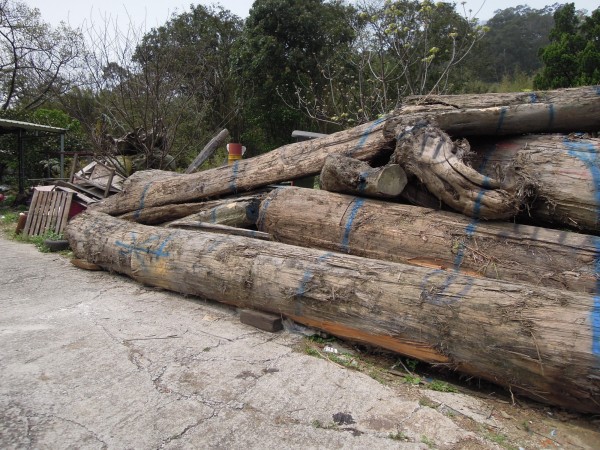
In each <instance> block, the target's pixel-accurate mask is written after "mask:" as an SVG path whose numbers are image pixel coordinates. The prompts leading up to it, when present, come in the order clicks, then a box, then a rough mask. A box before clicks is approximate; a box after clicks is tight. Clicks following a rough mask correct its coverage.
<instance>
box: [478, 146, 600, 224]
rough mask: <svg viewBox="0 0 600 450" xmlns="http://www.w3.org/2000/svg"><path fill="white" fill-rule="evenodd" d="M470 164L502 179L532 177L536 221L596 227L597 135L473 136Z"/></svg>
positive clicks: (599, 210)
mask: <svg viewBox="0 0 600 450" xmlns="http://www.w3.org/2000/svg"><path fill="white" fill-rule="evenodd" d="M473 150H475V154H476V157H475V159H474V161H473V166H474V167H475V169H477V170H478V171H480V172H481V173H483V174H486V175H489V176H493V177H496V178H498V179H503V180H507V181H508V182H509V183H510V182H511V179H512V178H513V177H514V176H515V174H516V175H522V176H525V177H527V178H528V179H529V180H531V182H532V184H533V187H534V190H535V194H536V199H535V200H534V202H533V204H532V206H531V207H530V209H529V214H530V215H531V217H532V218H533V219H534V220H535V221H538V222H546V223H554V224H557V225H559V226H567V227H571V228H575V229H582V230H587V231H591V232H596V233H597V232H598V231H600V223H599V214H600V160H599V159H598V156H599V155H600V139H580V138H578V137H574V136H559V135H555V136H551V135H550V136H547V135H546V136H544V135H541V136H523V137H518V138H511V139H502V140H495V141H493V142H489V141H487V142H485V141H481V142H479V141H473Z"/></svg>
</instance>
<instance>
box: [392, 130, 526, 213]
mask: <svg viewBox="0 0 600 450" xmlns="http://www.w3.org/2000/svg"><path fill="white" fill-rule="evenodd" d="M463 147H465V148H463ZM468 151H469V149H468V143H466V142H462V143H455V142H452V140H451V139H450V137H449V136H448V135H447V134H446V133H444V132H443V131H441V130H439V129H438V128H435V127H432V126H428V125H426V124H416V125H415V126H412V127H410V128H407V129H405V130H404V132H403V136H402V138H401V139H398V143H397V146H396V152H395V153H394V156H393V158H392V160H393V161H395V162H396V163H398V164H401V165H402V166H403V167H404V169H405V170H406V171H407V172H409V173H411V174H413V175H415V176H416V177H417V178H418V179H419V180H420V181H421V182H422V183H423V184H424V185H425V186H426V187H427V189H428V190H429V191H430V192H431V193H432V194H433V195H435V196H436V197H438V198H439V199H440V200H442V201H443V202H444V203H445V204H447V205H448V206H450V207H452V208H453V209H455V210H456V211H459V212H462V213H463V214H465V215H467V216H471V217H475V218H477V219H506V218H510V217H513V216H514V215H516V214H517V213H518V211H519V210H520V209H521V206H522V205H523V202H524V199H525V197H526V193H527V192H528V190H527V185H526V183H525V180H520V179H514V180H512V183H510V184H508V183H500V182H498V181H496V180H494V179H493V178H490V177H488V176H484V175H482V174H480V173H479V172H477V171H476V170H475V169H473V168H472V167H470V166H468V165H466V164H465V163H464V162H463V155H464V154H465V153H467V152H468ZM515 178H516V177H515Z"/></svg>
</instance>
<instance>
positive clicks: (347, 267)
mask: <svg viewBox="0 0 600 450" xmlns="http://www.w3.org/2000/svg"><path fill="white" fill-rule="evenodd" d="M67 235H68V238H69V241H70V244H71V247H72V248H73V251H74V254H75V255H76V256H77V257H79V258H85V259H87V260H89V261H90V262H93V263H95V264H98V265H100V266H102V267H104V268H105V269H108V270H114V271H117V272H121V273H124V274H126V275H128V276H130V277H132V278H134V279H136V280H138V281H140V282H142V283H145V284H149V285H154V286H159V287H163V288H166V289H171V290H175V291H178V292H182V293H186V294H194V295H200V296H203V297H207V298H209V299H212V300H216V301H220V302H224V303H229V304H234V305H237V306H240V307H245V308H247V307H251V308H256V309H260V310H265V311H270V312H274V313H277V314H282V315H286V316H288V317H290V318H291V319H293V320H296V321H298V322H300V323H304V324H306V325H309V326H314V327H317V328H320V329H323V330H325V331H328V332H330V333H332V334H335V335H338V336H341V337H345V338H349V339H352V340H355V341H361V342H367V343H370V344H373V345H378V346H381V347H384V348H387V349H389V350H393V351H396V352H399V353H402V354H405V355H408V356H411V357H415V358H418V359H421V360H424V361H428V362H433V363H439V364H446V365H448V366H449V367H452V368H456V369H457V370H460V371H463V372H465V373H468V374H471V375H475V376H479V377H482V378H485V379H488V380H491V381H493V382H496V383H499V384H501V385H503V386H506V387H510V388H512V391H513V392H515V391H516V392H521V393H523V394H524V395H527V396H529V397H532V398H534V399H538V400H540V401H544V402H547V403H551V404H556V405H560V406H564V407H567V408H571V409H573V410H577V411H582V412H598V411H599V410H600V371H599V358H600V348H598V347H599V344H598V339H599V334H600V329H599V328H598V325H597V322H598V317H597V316H598V315H599V314H600V313H599V312H598V307H597V305H596V306H595V303H594V298H593V297H592V296H590V295H586V294H580V293H578V294H574V293H571V292H567V291H559V290H555V289H548V288H542V287H536V286H532V285H529V284H527V285H519V284H511V283H507V282H497V281H493V280H488V279H479V278H475V277H466V276H461V275H455V276H453V277H451V278H449V277H448V274H447V273H446V272H443V271H439V270H430V269H425V268H422V267H414V266H408V265H403V264H398V263H392V262H386V261H379V260H372V259H367V258H360V257H356V256H350V255H344V254H340V253H328V252H323V251H320V250H313V249H306V248H302V247H296V246H290V245H285V244H281V243H276V242H266V241H260V240H257V239H248V238H244V237H240V236H224V235H216V234H211V233H202V232H189V231H183V230H176V231H174V230H169V229H164V228H156V227H147V226H145V225H139V224H134V223H130V222H126V221H123V220H119V219H116V218H112V217H110V216H108V215H106V214H90V213H84V214H80V215H79V216H77V217H75V218H74V219H73V220H72V221H71V223H70V224H69V227H68V229H67Z"/></svg>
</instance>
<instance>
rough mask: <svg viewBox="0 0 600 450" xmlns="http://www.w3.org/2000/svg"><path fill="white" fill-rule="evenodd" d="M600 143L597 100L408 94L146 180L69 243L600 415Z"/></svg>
mask: <svg viewBox="0 0 600 450" xmlns="http://www.w3.org/2000/svg"><path fill="white" fill-rule="evenodd" d="M598 130H600V88H598V87H586V88H577V89H566V90H560V91H548V92H541V93H528V94H510V95H509V94H487V95H478V96H445V97H434V98H411V99H409V100H408V102H407V104H406V105H404V106H403V107H402V108H401V109H399V110H398V111H395V112H394V113H393V114H390V115H389V116H387V117H384V118H381V119H379V120H377V121H374V122H371V123H367V124H364V125H361V126H358V127H355V128H352V129H349V130H346V131H342V132H339V133H335V134H332V135H329V136H326V137H323V138H319V139H314V140H311V141H304V142H297V143H294V144H290V145H286V146H284V147H281V148H278V149H276V150H274V151H272V152H270V153H268V154H264V155H260V156H257V157H254V158H250V159H246V160H240V161H236V162H235V163H234V164H232V165H229V166H224V167H218V168H215V169H210V170H206V171H203V172H198V173H190V174H175V173H172V172H163V171H143V172H139V173H136V174H134V175H133V176H131V177H129V178H128V179H127V180H126V181H125V183H124V185H123V190H122V192H120V193H118V194H116V195H113V196H112V197H109V198H107V199H105V200H103V201H101V202H99V203H97V204H96V205H94V206H93V207H92V208H90V209H89V210H88V212H87V213H85V214H82V215H79V216H78V217H76V218H75V219H73V220H72V221H71V222H70V223H69V225H68V228H67V234H68V238H69V240H70V243H71V247H72V249H73V251H74V253H75V255H76V256H77V257H78V258H83V259H86V260H88V261H89V262H91V263H95V264H97V265H99V266H101V267H103V268H105V269H106V270H114V271H116V272H120V273H124V274H127V275H128V276H130V277H132V278H134V279H136V280H138V281H140V282H142V283H145V284H149V285H154V286H159V287H163V288H166V289H171V290H174V291H177V292H182V293H186V294H194V295H199V296H203V297H206V298H209V299H212V300H215V301H219V302H224V303H228V304H232V305H237V306H239V307H244V308H253V309H259V310H263V311H268V312H275V313H278V314H281V315H283V316H286V317H288V318H290V319H292V320H294V321H297V322H299V323H303V324H306V325H309V326H312V327H315V328H319V329H321V330H325V331H327V332H329V333H332V334H334V335H336V336H340V337H345V338H348V339H352V340H355V341H359V342H366V343H369V344H373V345H378V346H381V347H384V348H386V349H390V350H393V351H396V352H399V353H401V354H403V355H407V356H410V357H413V358H418V359H420V360H423V361H427V362H430V363H435V364H440V365H444V366H447V367H449V368H452V369H455V370H458V371H460V372H463V373H466V374H469V375H472V376H477V377H481V378H484V379H487V380H491V381H493V382H495V383H498V384H500V385H502V386H505V387H506V388H508V389H510V390H511V391H512V392H518V393H521V394H523V395H526V396H528V397H530V398H533V399H536V400H539V401H542V402H546V403H549V404H554V405H560V406H564V407H567V408H570V409H572V410H576V411H582V412H595V413H597V412H599V411H600V292H599V287H600V285H599V282H598V279H599V276H600V274H599V270H600V269H599V267H600V265H599V263H598V261H599V260H600V240H599V238H598V237H597V233H598V226H599V221H598V212H599V211H600V196H599V195H598V193H599V192H600V164H599V162H598V154H599V151H600V140H598V139H597V138H595V137H591V135H583V134H573V133H575V132H577V133H595V132H597V131H598ZM542 133H564V134H561V135H557V134H542ZM316 174H321V184H322V186H323V187H324V189H320V190H318V189H314V190H313V189H303V188H296V187H273V186H272V185H273V184H275V183H279V182H283V181H288V180H294V179H297V178H302V177H306V176H309V175H316ZM332 191H336V192H332ZM374 197H375V198H374ZM411 203H412V204H411Z"/></svg>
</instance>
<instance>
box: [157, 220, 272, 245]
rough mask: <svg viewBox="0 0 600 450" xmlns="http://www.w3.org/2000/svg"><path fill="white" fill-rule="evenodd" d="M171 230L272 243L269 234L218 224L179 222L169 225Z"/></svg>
mask: <svg viewBox="0 0 600 450" xmlns="http://www.w3.org/2000/svg"><path fill="white" fill-rule="evenodd" d="M169 228H180V229H182V230H199V231H206V232H209V233H218V234H230V235H233V236H245V237H247V238H252V239H262V240H263V241H272V240H273V238H272V236H271V235H270V234H269V233H264V232H262V231H256V230H246V229H245V228H237V227H231V226H229V225H219V224H216V223H205V222H179V223H172V224H169Z"/></svg>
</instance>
